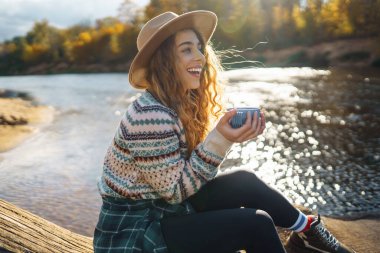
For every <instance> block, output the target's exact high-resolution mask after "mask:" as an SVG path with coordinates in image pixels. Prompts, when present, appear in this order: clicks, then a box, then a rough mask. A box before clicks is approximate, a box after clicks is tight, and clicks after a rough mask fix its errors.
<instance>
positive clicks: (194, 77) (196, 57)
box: [174, 30, 206, 89]
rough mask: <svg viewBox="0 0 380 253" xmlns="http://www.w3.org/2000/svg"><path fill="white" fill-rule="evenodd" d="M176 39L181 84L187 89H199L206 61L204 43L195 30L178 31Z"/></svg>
mask: <svg viewBox="0 0 380 253" xmlns="http://www.w3.org/2000/svg"><path fill="white" fill-rule="evenodd" d="M174 41H175V56H176V68H177V73H178V75H179V79H180V81H181V84H182V85H184V87H185V88H186V89H197V88H198V87H199V86H200V77H201V72H202V68H203V66H204V65H205V61H206V60H205V56H204V55H203V52H202V51H203V49H202V44H201V42H200V41H199V39H198V37H197V35H196V33H195V32H194V31H193V30H183V31H179V32H177V33H176V35H175V39H174Z"/></svg>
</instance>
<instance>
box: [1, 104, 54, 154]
mask: <svg viewBox="0 0 380 253" xmlns="http://www.w3.org/2000/svg"><path fill="white" fill-rule="evenodd" d="M53 116H54V109H53V108H52V107H49V106H38V105H34V104H33V103H32V102H31V101H27V100H23V99H21V98H0V152H4V151H7V150H9V149H12V148H14V147H16V146H17V145H18V144H20V143H21V142H23V141H24V140H25V139H27V138H28V137H29V136H31V135H32V134H33V133H36V132H37V131H38V130H39V128H40V127H41V126H43V125H45V124H47V123H49V122H51V121H52V120H53Z"/></svg>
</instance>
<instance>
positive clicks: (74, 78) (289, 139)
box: [0, 68, 380, 235]
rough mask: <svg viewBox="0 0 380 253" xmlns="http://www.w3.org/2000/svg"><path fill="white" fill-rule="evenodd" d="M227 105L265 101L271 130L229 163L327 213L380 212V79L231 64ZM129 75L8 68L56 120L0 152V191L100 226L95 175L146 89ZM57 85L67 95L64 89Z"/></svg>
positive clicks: (73, 222)
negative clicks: (27, 72)
mask: <svg viewBox="0 0 380 253" xmlns="http://www.w3.org/2000/svg"><path fill="white" fill-rule="evenodd" d="M223 76H224V77H225V78H226V79H227V83H226V84H227V87H226V90H225V98H226V102H227V107H231V106H257V107H260V108H262V109H263V111H265V114H266V118H267V129H266V131H265V133H264V134H263V135H261V136H259V137H258V138H257V140H256V141H253V142H248V143H243V144H241V145H238V144H235V145H234V147H233V149H232V150H231V152H230V153H229V154H228V159H227V160H225V162H224V163H223V165H222V170H224V171H231V170H237V169H245V170H249V171H253V172H255V173H256V174H257V175H258V176H259V177H261V178H262V179H263V180H264V181H265V182H267V183H269V184H271V185H273V186H274V187H276V188H277V189H278V190H279V191H281V192H282V193H284V194H285V196H286V197H288V198H289V199H290V200H291V201H292V202H294V203H296V204H303V205H305V206H308V207H311V208H314V209H318V210H319V211H320V212H321V213H322V214H325V215H333V216H342V215H343V216H355V215H364V214H366V213H367V214H368V213H369V214H372V213H379V211H380V194H379V193H380V185H379V184H380V183H379V180H378V179H379V178H380V171H379V170H378V168H379V166H380V136H379V132H380V130H379V129H380V109H379V108H380V106H379V105H380V104H379V103H380V89H379V87H380V78H379V77H378V76H376V75H374V74H373V73H369V74H366V77H365V78H368V79H365V78H364V77H363V76H361V74H360V73H359V74H358V73H354V72H349V73H348V72H347V71H345V70H334V71H327V70H314V69H311V68H273V69H241V70H232V71H228V72H225V73H224V74H223ZM127 82H128V76H127V75H125V74H90V75H50V76H24V77H1V78H0V88H8V89H15V90H22V91H26V92H29V93H30V94H31V95H33V96H34V97H36V98H37V100H38V101H39V102H41V103H45V104H48V105H52V106H54V107H55V108H56V110H57V115H56V117H55V120H54V121H53V122H52V124H51V125H49V126H47V127H45V128H44V129H43V130H42V131H40V132H39V133H38V134H36V135H34V136H33V137H32V138H30V139H29V140H28V141H26V142H25V143H23V144H22V145H20V146H19V147H17V148H15V149H13V150H11V151H9V152H7V153H3V154H0V171H1V177H0V198H3V199H5V200H8V201H10V202H12V203H15V204H16V205H19V206H21V207H23V208H26V209H28V210H30V211H32V212H33V213H35V214H37V215H40V216H42V217H45V218H47V219H49V220H51V221H53V222H55V223H57V224H58V225H61V226H64V227H66V228H69V229H71V230H73V231H75V232H79V233H82V234H85V235H92V233H93V228H94V226H95V223H96V221H97V218H98V212H99V206H100V197H99V195H98V193H97V189H96V179H97V177H98V176H99V175H100V173H101V167H102V160H103V157H104V154H105V150H106V148H107V147H108V144H109V142H110V141H111V139H112V137H113V135H114V131H115V129H116V127H117V125H118V124H119V121H120V118H121V116H122V114H123V113H124V111H125V108H126V107H127V106H128V105H129V104H130V103H131V101H133V100H134V99H135V98H136V96H138V92H137V91H136V90H133V89H131V88H129V86H128V85H127ZM57 90H59V96H57Z"/></svg>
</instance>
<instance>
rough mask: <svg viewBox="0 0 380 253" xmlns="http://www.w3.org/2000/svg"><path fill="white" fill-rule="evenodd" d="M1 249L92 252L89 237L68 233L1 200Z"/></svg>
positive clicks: (39, 251) (13, 250) (68, 231)
mask: <svg viewBox="0 0 380 253" xmlns="http://www.w3.org/2000/svg"><path fill="white" fill-rule="evenodd" d="M0 248H4V249H6V250H8V251H11V252H38V253H43V252H83V253H85V252H93V247H92V238H91V237H86V236H83V235H79V234H76V233H74V232H71V231H70V230H67V229H65V228H62V227H60V226H58V225H56V224H54V223H52V222H49V221H47V220H45V219H43V218H41V217H39V216H37V215H34V214H32V213H30V212H28V211H26V210H23V209H21V208H19V207H17V206H15V205H12V204H10V203H8V202H6V201H4V200H1V199H0ZM0 251H1V250H0Z"/></svg>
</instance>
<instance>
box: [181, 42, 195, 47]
mask: <svg viewBox="0 0 380 253" xmlns="http://www.w3.org/2000/svg"><path fill="white" fill-rule="evenodd" d="M184 45H190V46H192V45H194V43H193V42H191V41H184V42H182V43H180V44H179V45H178V47H180V46H184ZM199 45H201V43H200V42H198V46H199Z"/></svg>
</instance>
